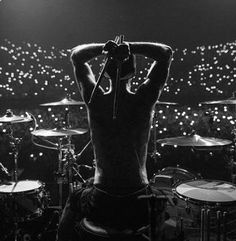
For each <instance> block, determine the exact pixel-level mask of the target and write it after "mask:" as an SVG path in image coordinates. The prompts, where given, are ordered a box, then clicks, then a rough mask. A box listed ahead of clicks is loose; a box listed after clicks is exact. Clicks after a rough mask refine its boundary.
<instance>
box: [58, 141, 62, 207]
mask: <svg viewBox="0 0 236 241" xmlns="http://www.w3.org/2000/svg"><path fill="white" fill-rule="evenodd" d="M62 162H63V152H62V138H59V141H58V170H57V183H58V191H59V209H62V198H63V170H62Z"/></svg>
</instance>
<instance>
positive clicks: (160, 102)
mask: <svg viewBox="0 0 236 241" xmlns="http://www.w3.org/2000/svg"><path fill="white" fill-rule="evenodd" d="M156 105H178V103H174V102H166V101H159V100H158V101H157V102H156Z"/></svg>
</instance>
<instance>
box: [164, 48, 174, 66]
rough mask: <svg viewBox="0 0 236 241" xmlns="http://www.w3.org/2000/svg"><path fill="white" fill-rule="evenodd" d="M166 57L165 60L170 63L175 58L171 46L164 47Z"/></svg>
mask: <svg viewBox="0 0 236 241" xmlns="http://www.w3.org/2000/svg"><path fill="white" fill-rule="evenodd" d="M164 57H165V59H166V60H167V61H168V62H170V61H171V60H172V57H173V50H172V48H171V47H170V46H167V45H166V46H165V47H164Z"/></svg>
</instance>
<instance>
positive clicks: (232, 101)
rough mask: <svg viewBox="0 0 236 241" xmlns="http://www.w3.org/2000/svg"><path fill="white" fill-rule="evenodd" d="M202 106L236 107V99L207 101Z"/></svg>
mask: <svg viewBox="0 0 236 241" xmlns="http://www.w3.org/2000/svg"><path fill="white" fill-rule="evenodd" d="M200 104H206V105H218V104H220V105H236V99H235V98H230V99H226V100H213V101H205V102H201V103H200Z"/></svg>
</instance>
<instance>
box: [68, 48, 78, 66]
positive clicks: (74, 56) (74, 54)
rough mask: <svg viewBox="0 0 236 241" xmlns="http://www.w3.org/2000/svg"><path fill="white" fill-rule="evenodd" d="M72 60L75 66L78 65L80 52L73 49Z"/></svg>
mask: <svg viewBox="0 0 236 241" xmlns="http://www.w3.org/2000/svg"><path fill="white" fill-rule="evenodd" d="M70 60H71V62H72V63H73V64H75V63H77V62H78V60H79V58H78V51H76V50H75V49H72V51H71V55H70Z"/></svg>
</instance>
